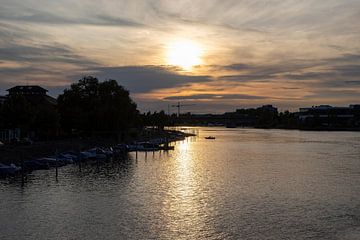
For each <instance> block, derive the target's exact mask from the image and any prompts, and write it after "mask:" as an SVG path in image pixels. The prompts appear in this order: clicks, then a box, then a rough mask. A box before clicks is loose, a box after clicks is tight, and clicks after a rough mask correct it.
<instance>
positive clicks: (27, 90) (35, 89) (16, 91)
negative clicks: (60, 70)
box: [6, 85, 48, 96]
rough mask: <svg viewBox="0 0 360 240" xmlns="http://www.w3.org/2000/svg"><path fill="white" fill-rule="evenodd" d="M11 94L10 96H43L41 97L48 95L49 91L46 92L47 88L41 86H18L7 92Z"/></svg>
mask: <svg viewBox="0 0 360 240" xmlns="http://www.w3.org/2000/svg"><path fill="white" fill-rule="evenodd" d="M6 91H8V92H9V95H10V96H12V95H31V96H33V95H41V96H45V95H46V93H47V92H48V90H46V89H45V88H42V87H40V86H35V85H34V86H16V87H12V88H9V89H8V90H6Z"/></svg>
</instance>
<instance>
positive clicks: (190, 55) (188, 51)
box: [166, 40, 203, 71]
mask: <svg viewBox="0 0 360 240" xmlns="http://www.w3.org/2000/svg"><path fill="white" fill-rule="evenodd" d="M202 55H203V48H202V47H201V45H200V44H198V43H196V42H194V41H191V40H179V41H175V42H171V43H169V45H168V46H167V52H166V61H167V63H168V64H170V65H174V66H178V67H181V68H182V69H184V70H186V71H191V69H192V68H193V67H194V66H196V65H200V64H201V63H202V59H201V58H202Z"/></svg>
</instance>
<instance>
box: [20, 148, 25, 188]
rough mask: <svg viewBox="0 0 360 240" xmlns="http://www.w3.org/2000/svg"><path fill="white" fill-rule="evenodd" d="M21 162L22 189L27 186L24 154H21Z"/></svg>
mask: <svg viewBox="0 0 360 240" xmlns="http://www.w3.org/2000/svg"><path fill="white" fill-rule="evenodd" d="M20 158H21V159H20V161H21V187H24V185H25V169H24V168H25V164H24V156H23V154H22V152H21V153H20Z"/></svg>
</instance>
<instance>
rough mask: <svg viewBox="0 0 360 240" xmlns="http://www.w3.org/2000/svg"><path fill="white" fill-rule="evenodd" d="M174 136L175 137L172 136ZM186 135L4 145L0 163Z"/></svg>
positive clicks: (150, 133) (157, 133)
mask: <svg viewBox="0 0 360 240" xmlns="http://www.w3.org/2000/svg"><path fill="white" fill-rule="evenodd" d="M174 136H177V137H176V138H174ZM188 136H193V135H192V134H188V133H184V132H181V131H175V130H162V131H158V130H146V131H141V132H139V133H138V134H137V136H135V137H132V138H128V139H127V141H126V142H119V141H116V140H115V139H114V138H104V137H102V138H100V137H92V138H70V139H61V140H53V141H41V142H34V143H33V144H31V145H26V146H15V145H5V146H2V147H0V163H3V164H11V163H14V164H16V165H18V166H20V164H21V161H22V160H25V159H36V158H41V157H46V156H52V155H54V154H55V153H56V152H65V151H74V152H79V151H83V150H85V149H90V148H93V147H110V146H114V145H116V144H120V143H131V142H145V141H150V140H154V139H160V138H163V139H164V138H166V139H169V141H172V140H174V139H176V140H182V139H185V138H186V137H188Z"/></svg>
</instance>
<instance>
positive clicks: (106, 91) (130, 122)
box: [58, 76, 139, 132]
mask: <svg viewBox="0 0 360 240" xmlns="http://www.w3.org/2000/svg"><path fill="white" fill-rule="evenodd" d="M58 106H59V111H60V114H61V124H62V126H63V128H64V130H66V131H71V130H74V129H75V130H80V131H84V132H94V131H119V130H126V129H128V128H130V127H134V126H137V125H138V119H139V118H138V115H139V113H138V111H137V109H136V104H135V103H134V102H133V101H132V100H131V98H130V96H129V92H128V91H127V90H125V89H124V88H123V87H122V86H120V85H118V83H117V82H116V81H115V80H109V81H105V82H99V81H98V79H97V78H95V77H92V76H88V77H84V78H83V79H81V80H79V82H78V83H74V84H72V85H71V87H70V89H66V90H64V93H63V94H61V95H60V96H59V97H58Z"/></svg>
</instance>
